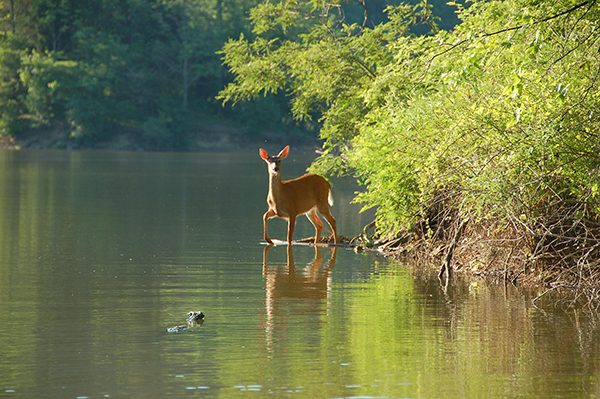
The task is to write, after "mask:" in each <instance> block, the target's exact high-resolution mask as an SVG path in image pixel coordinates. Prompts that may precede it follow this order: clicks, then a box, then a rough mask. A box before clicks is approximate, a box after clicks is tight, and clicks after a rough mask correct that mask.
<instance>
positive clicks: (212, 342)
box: [0, 149, 600, 398]
mask: <svg viewBox="0 0 600 399" xmlns="http://www.w3.org/2000/svg"><path fill="white" fill-rule="evenodd" d="M274 150H276V149H274ZM309 162H310V158H308V157H294V156H293V155H291V156H290V157H289V158H288V159H286V161H285V163H284V165H283V172H282V173H283V177H284V178H291V177H295V176H297V175H299V174H301V173H302V172H303V170H304V169H305V167H306V166H307V165H308V163H309ZM356 189H357V188H356V187H355V186H353V185H352V184H351V182H349V181H346V180H335V181H334V197H335V201H336V204H335V206H334V207H333V208H332V213H333V215H334V216H335V217H336V219H337V220H338V227H339V232H340V234H343V235H347V236H353V235H356V234H358V233H359V232H360V230H361V229H362V227H363V226H364V225H365V224H366V223H368V222H369V221H370V217H371V216H372V215H359V214H358V210H359V209H360V206H358V205H350V204H349V202H350V201H351V199H352V197H353V192H354V191H355V190H356ZM266 191H267V172H266V166H265V165H264V162H263V161H261V160H260V159H259V157H258V155H257V154H249V155H240V154H165V153H160V154H146V153H125V152H77V151H74V152H53V151H40V152H36V151H21V152H0V325H2V328H1V329H0V396H1V397H14V398H17V397H19V398H21V397H22V398H34V397H35V398H42V397H46V398H78V397H79V398H83V397H88V398H102V397H111V398H132V397H135V398H165V397H169V398H178V397H214V398H217V397H220V398H235V397H244V398H245V397H262V396H271V397H307V398H338V397H387V398H475V397H540V398H541V397H544V398H545V397H572V398H579V397H596V396H597V395H598V385H597V382H596V381H597V378H598V376H599V364H598V363H599V359H600V355H599V351H598V343H599V337H598V329H597V325H596V322H595V321H594V319H591V318H589V317H588V316H587V314H586V313H584V312H582V311H580V310H566V311H565V310H561V309H559V308H553V307H551V306H549V305H547V306H544V303H543V301H539V302H538V305H540V306H539V307H535V306H533V305H532V301H531V295H530V294H528V293H524V292H523V291H521V290H519V289H517V288H516V287H513V286H501V285H500V286H495V285H489V284H486V283H485V282H484V281H472V280H466V281H462V280H461V279H457V280H456V281H455V282H454V283H453V285H452V286H451V287H449V288H447V289H444V287H442V286H441V285H440V283H439V281H438V280H437V279H436V278H435V277H434V276H428V275H420V276H419V277H416V276H415V274H414V273H413V272H412V271H410V269H408V268H407V267H405V266H403V265H397V264H393V263H390V262H389V261H387V260H385V259H382V258H380V257H378V256H376V255H373V254H355V253H354V252H352V251H348V250H343V249H338V250H337V251H334V250H332V249H315V248H312V247H294V248H293V250H292V251H289V250H288V248H287V247H285V246H279V247H272V248H269V247H265V246H264V245H262V244H261V243H260V241H261V238H262V214H263V213H264V212H265V211H266V203H265V197H266ZM285 228H286V226H285V222H283V221H280V220H272V221H271V223H270V232H271V236H272V237H273V238H284V237H285ZM313 232H314V230H313V228H312V226H311V225H310V224H309V222H308V221H307V220H306V219H305V218H303V219H302V220H300V221H299V224H298V226H297V228H296V237H297V238H301V237H307V236H310V235H312V234H313ZM190 310H202V311H203V312H204V313H205V314H206V319H205V322H204V323H203V324H202V325H198V326H193V327H192V328H189V329H186V330H182V331H180V332H177V333H169V332H167V328H169V327H173V326H176V325H183V324H185V321H184V320H185V317H186V313H187V312H188V311H190Z"/></svg>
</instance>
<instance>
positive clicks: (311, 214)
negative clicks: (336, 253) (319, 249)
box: [306, 208, 323, 244]
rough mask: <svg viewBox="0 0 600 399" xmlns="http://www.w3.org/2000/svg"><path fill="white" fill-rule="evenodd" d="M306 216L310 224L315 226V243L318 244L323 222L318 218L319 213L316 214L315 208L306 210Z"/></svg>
mask: <svg viewBox="0 0 600 399" xmlns="http://www.w3.org/2000/svg"><path fill="white" fill-rule="evenodd" d="M306 217H307V218H308V220H310V222H311V223H312V225H313V226H315V244H318V243H319V240H320V238H321V231H323V222H321V219H319V215H317V210H316V209H315V208H313V209H311V210H310V211H309V212H307V213H306Z"/></svg>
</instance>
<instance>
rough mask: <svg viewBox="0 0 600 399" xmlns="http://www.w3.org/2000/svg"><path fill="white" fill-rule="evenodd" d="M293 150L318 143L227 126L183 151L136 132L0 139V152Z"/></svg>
mask: <svg viewBox="0 0 600 399" xmlns="http://www.w3.org/2000/svg"><path fill="white" fill-rule="evenodd" d="M286 145H290V146H292V147H294V150H295V151H296V152H301V153H308V152H314V151H316V150H320V149H321V148H322V141H321V140H319V139H317V138H316V137H310V136H300V135H286V134H282V133H262V134H258V135H256V136H254V135H249V134H245V133H242V132H241V131H239V130H237V129H234V128H228V127H215V128H212V129H206V130H202V131H198V132H196V133H190V134H189V135H188V136H187V137H186V144H185V146H184V147H183V148H176V147H175V145H174V144H173V143H171V142H168V141H165V142H162V143H151V142H149V141H148V140H145V139H144V138H143V137H142V136H141V134H140V133H139V132H137V131H123V132H117V133H116V134H114V135H113V136H111V137H110V138H109V139H108V140H103V141H98V142H95V143H90V144H85V143H82V142H81V141H80V140H77V139H76V138H73V137H71V136H70V134H69V132H68V131H67V130H65V129H59V128H54V129H32V130H30V131H27V132H24V133H22V134H20V135H18V136H16V137H14V136H11V137H0V150H11V151H19V150H67V151H70V150H107V151H151V152H233V153H238V152H255V151H258V148H259V147H261V146H265V147H268V148H273V151H274V150H275V149H276V148H279V147H281V148H283V147H285V146H286Z"/></svg>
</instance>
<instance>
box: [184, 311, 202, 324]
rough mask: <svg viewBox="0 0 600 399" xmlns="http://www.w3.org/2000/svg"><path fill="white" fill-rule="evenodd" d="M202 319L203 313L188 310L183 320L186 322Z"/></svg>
mask: <svg viewBox="0 0 600 399" xmlns="http://www.w3.org/2000/svg"><path fill="white" fill-rule="evenodd" d="M203 319H204V313H202V312H198V311H191V312H188V318H187V319H185V321H187V322H190V321H200V320H203Z"/></svg>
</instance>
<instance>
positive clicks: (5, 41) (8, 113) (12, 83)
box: [0, 33, 25, 136]
mask: <svg viewBox="0 0 600 399" xmlns="http://www.w3.org/2000/svg"><path fill="white" fill-rule="evenodd" d="M23 46H24V43H21V42H20V41H19V40H18V39H17V38H15V37H14V35H12V34H10V33H8V34H4V35H0V135H1V136H7V135H10V134H11V133H12V132H15V131H19V130H21V129H22V127H23V124H22V121H21V120H20V115H21V114H22V113H23V112H24V110H25V106H24V104H23V99H24V97H25V88H24V87H23V84H22V83H21V81H20V79H19V72H18V71H19V68H20V66H21V57H22V55H23V53H24V51H23V50H22V47H23Z"/></svg>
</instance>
